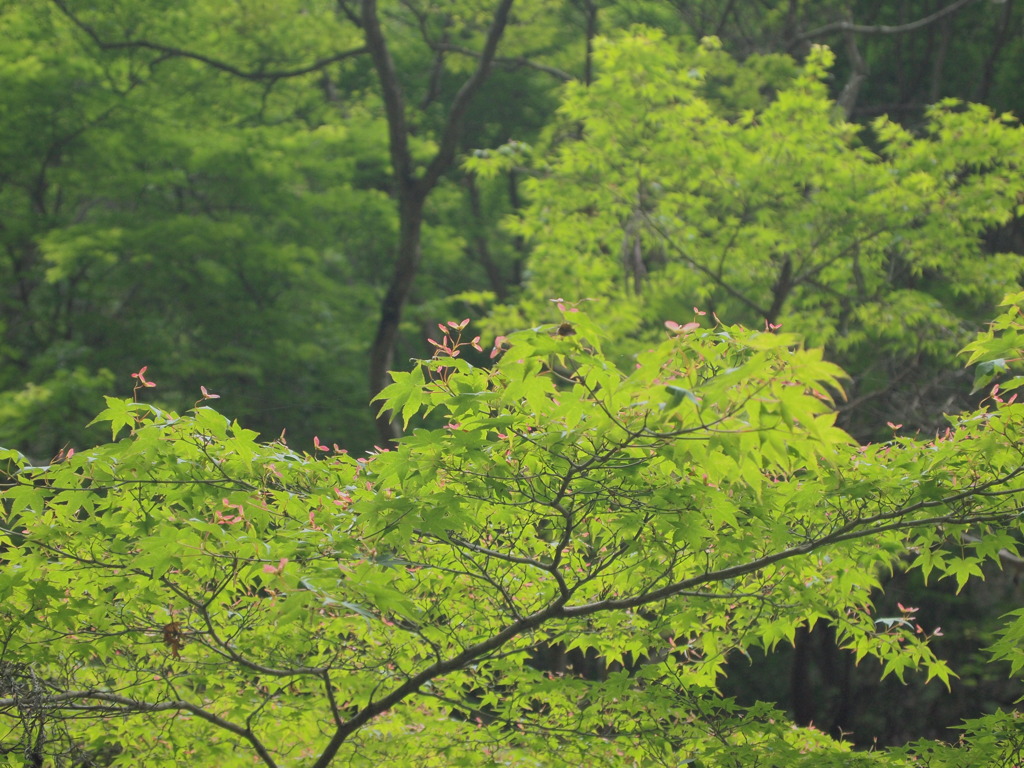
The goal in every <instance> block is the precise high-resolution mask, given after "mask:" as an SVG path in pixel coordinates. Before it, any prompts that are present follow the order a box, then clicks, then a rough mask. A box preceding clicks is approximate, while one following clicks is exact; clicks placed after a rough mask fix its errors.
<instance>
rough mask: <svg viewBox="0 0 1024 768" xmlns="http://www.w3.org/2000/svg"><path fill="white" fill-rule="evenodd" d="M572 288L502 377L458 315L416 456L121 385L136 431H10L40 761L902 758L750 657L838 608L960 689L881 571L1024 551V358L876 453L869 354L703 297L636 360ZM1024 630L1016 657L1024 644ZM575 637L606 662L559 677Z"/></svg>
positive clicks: (22, 659)
mask: <svg viewBox="0 0 1024 768" xmlns="http://www.w3.org/2000/svg"><path fill="white" fill-rule="evenodd" d="M1021 299H1022V297H1015V298H1014V299H1011V300H1010V303H1009V304H1008V309H1007V312H1006V313H1005V314H1004V315H1003V316H1002V318H1001V319H1000V320H999V321H998V322H997V323H996V324H995V325H994V326H993V328H992V330H991V331H990V332H989V333H988V334H987V335H983V336H982V337H980V338H979V339H978V341H976V342H975V343H974V345H972V347H971V349H970V352H971V355H972V360H973V361H974V362H979V361H980V362H982V363H986V364H988V365H987V368H986V370H987V369H988V368H993V369H999V370H1007V369H1008V368H1010V367H1012V366H1013V362H1012V361H1013V360H1014V359H1016V358H1017V357H1019V350H1020V348H1021V341H1022V339H1024V324H1022V323H1021V320H1020V315H1019V309H1020V306H1021V305H1020V302H1021ZM561 306H562V313H563V314H562V319H561V323H560V324H558V325H551V326H542V327H540V328H537V329H534V330H528V331H521V332H518V333H516V334H512V335H510V336H509V337H508V338H506V339H503V340H500V341H499V345H498V346H497V347H496V348H495V355H496V356H497V360H496V361H495V362H494V363H493V365H492V366H491V367H490V368H484V367H478V366H474V365H472V364H470V363H469V362H467V361H466V359H465V357H464V353H465V352H466V350H467V349H469V348H471V347H472V346H473V345H478V340H477V339H475V338H474V339H473V340H472V341H466V340H465V339H464V334H465V333H466V323H465V322H463V323H454V322H453V323H449V324H447V325H443V326H442V332H443V336H441V337H440V338H439V340H437V341H436V346H437V353H436V354H435V356H434V357H433V358H432V359H430V360H425V361H422V362H421V363H419V364H418V365H417V366H416V367H415V368H413V370H412V371H410V372H406V373H396V374H395V377H396V380H395V382H394V383H393V384H392V385H390V386H389V387H388V389H387V390H385V392H384V393H382V395H383V398H384V405H385V406H386V407H389V408H391V409H392V410H393V411H394V412H395V413H396V414H401V417H402V418H403V420H404V421H405V422H407V423H408V424H410V425H415V427H416V428H415V429H413V430H412V431H411V432H410V433H409V434H408V435H406V436H405V437H403V438H402V439H401V441H400V442H399V443H398V445H397V447H396V449H395V450H382V451H378V452H376V453H374V454H372V455H369V456H367V457H362V458H355V457H352V456H349V455H347V454H346V453H345V452H344V451H342V450H340V449H338V448H337V447H336V446H335V447H331V446H327V445H323V444H321V443H320V441H319V440H317V441H316V442H315V445H314V450H313V455H310V454H306V453H300V452H297V451H296V450H294V449H292V448H289V447H288V446H287V445H285V444H283V443H280V442H274V443H260V442H258V441H257V440H256V435H255V433H253V432H251V431H249V430H246V429H244V428H243V427H241V426H239V425H238V424H237V423H230V422H229V421H227V420H226V419H225V418H224V417H222V416H220V415H219V414H218V413H216V412H215V411H214V410H212V409H211V408H210V407H209V406H208V405H207V403H206V401H204V400H201V401H199V402H197V404H196V407H195V408H193V409H191V410H190V411H189V412H187V413H184V414H175V413H169V412H165V411H163V410H161V409H158V408H156V407H154V406H152V405H149V404H147V403H144V402H138V401H137V400H120V399H116V398H110V399H108V404H107V405H108V407H107V408H106V410H105V411H104V412H103V413H101V414H100V416H99V417H98V420H99V421H100V422H103V423H107V424H109V426H110V428H111V437H112V442H110V443H108V444H105V445H102V446H99V447H97V448H94V449H90V450H85V451H79V452H74V453H73V454H72V455H70V456H65V457H64V458H63V460H62V461H59V462H57V463H53V464H50V465H47V466H45V467H31V466H27V465H26V464H25V461H24V459H23V458H21V457H20V455H18V454H16V453H15V452H12V451H8V452H5V454H4V460H5V461H7V462H9V463H11V464H13V465H15V466H16V469H15V470H14V471H12V473H11V477H12V482H13V485H12V486H11V487H10V488H8V490H6V491H5V492H4V499H5V503H6V504H7V505H8V511H7V516H8V520H9V522H8V523H7V524H6V525H5V526H4V529H3V541H4V552H3V555H2V557H3V560H4V568H3V569H2V572H0V596H2V601H0V613H2V614H3V621H2V622H0V626H2V627H3V630H2V638H0V648H2V656H0V665H2V670H3V680H4V688H3V693H2V694H0V714H2V715H3V717H4V718H5V720H4V722H5V724H6V725H7V727H8V729H9V730H8V732H7V735H6V736H4V737H3V739H4V741H3V742H2V743H4V745H5V747H4V748H5V751H6V752H7V758H6V759H7V760H8V761H12V760H13V761H14V762H13V764H15V765H31V764H34V762H35V763H38V762H39V761H40V760H43V761H53V762H58V763H60V762H61V761H68V760H71V759H73V756H74V755H76V754H78V755H81V754H103V755H106V756H107V759H109V761H110V763H111V764H118V763H119V762H120V763H123V764H138V762H139V761H140V760H142V759H144V760H145V761H146V763H147V764H151V765H159V764H161V761H173V760H179V759H184V758H185V757H189V758H191V759H197V758H201V759H202V760H203V761H206V762H210V761H214V760H216V761H218V762H222V763H224V764H226V765H230V764H234V762H238V763H239V764H242V763H244V764H249V763H250V762H251V756H255V757H256V758H258V759H259V760H261V761H262V762H263V763H264V764H266V765H283V764H304V765H311V766H326V765H329V764H331V763H332V761H338V762H339V763H340V764H350V765H362V764H370V763H373V762H379V761H381V760H384V759H390V760H397V761H405V762H408V761H409V760H414V761H415V762H417V764H422V765H430V764H434V763H436V764H447V765H486V764H492V763H493V761H496V760H497V761H500V760H517V759H535V760H541V761H542V762H544V764H547V765H556V764H564V765H579V764H580V760H584V759H585V760H586V761H587V763H588V764H609V765H613V764H614V765H624V764H635V765H646V764H681V763H684V762H686V761H687V760H691V759H697V760H699V761H700V763H701V764H703V765H744V764H749V762H748V761H749V760H752V759H754V758H755V756H756V757H757V759H763V760H767V759H768V757H767V756H773V757H771V760H775V761H776V762H774V763H771V764H777V765H781V764H797V763H796V762H795V761H797V760H799V759H803V758H801V757H800V755H804V754H806V755H807V757H806V759H807V760H812V759H813V760H816V761H821V760H824V761H827V760H830V759H831V760H835V761H837V762H836V764H844V765H849V764H854V763H851V762H839V761H850V760H855V759H856V760H863V761H868V762H881V761H883V760H889V761H891V762H892V764H900V762H899V761H900V760H902V759H903V757H901V755H900V753H898V752H894V753H891V754H888V756H886V755H883V754H882V753H878V754H873V755H861V756H858V757H854V756H853V755H851V754H850V753H849V747H848V745H845V744H843V743H842V742H839V741H833V740H832V739H830V738H828V737H826V736H824V735H823V734H820V733H818V732H816V731H813V729H812V730H807V729H796V730H794V729H793V728H792V727H791V726H788V725H786V724H785V721H784V717H783V716H782V715H781V714H780V713H778V712H775V711H773V710H772V709H771V708H770V707H769V706H768V705H756V706H754V707H739V706H738V705H736V704H735V703H733V702H731V701H729V700H726V699H722V698H721V697H720V696H719V695H718V694H717V693H716V686H717V680H718V676H719V675H720V674H721V672H722V670H723V667H724V662H725V660H726V658H727V657H728V656H729V655H730V654H734V653H737V652H742V651H744V650H745V649H748V648H753V647H760V648H772V647H774V646H775V645H776V644H778V643H780V642H787V641H791V640H792V638H793V636H794V633H795V632H796V630H797V629H798V628H799V627H802V626H808V625H813V624H815V623H817V622H827V623H829V624H831V625H832V626H833V627H834V629H835V631H836V634H837V637H838V639H839V642H840V643H841V644H842V645H843V646H844V647H847V648H850V649H851V650H853V651H854V652H855V654H856V656H857V658H858V659H861V660H862V663H869V662H868V661H867V660H868V659H875V660H877V662H878V663H881V664H882V666H883V668H884V671H885V673H886V674H893V675H896V676H898V677H901V678H902V677H903V675H904V674H905V673H906V672H907V671H908V670H911V669H922V670H924V671H925V672H926V673H927V675H928V676H929V677H934V678H937V680H938V681H940V682H939V683H938V684H942V682H941V681H946V682H948V681H949V679H950V676H951V675H952V674H954V671H953V670H951V669H950V668H949V667H948V666H947V665H946V663H945V662H943V661H942V660H941V659H940V658H938V657H937V656H936V655H935V654H934V653H933V651H932V648H931V645H930V643H931V640H932V639H933V637H935V636H936V635H938V634H939V631H938V628H936V627H934V626H931V625H930V624H929V620H928V617H927V616H924V615H919V614H917V613H916V609H915V608H913V607H909V606H908V607H903V608H902V609H901V611H902V612H901V613H900V614H898V615H895V616H880V615H878V614H877V613H876V612H875V611H874V610H873V608H872V590H873V589H874V588H875V587H876V586H877V585H878V583H879V576H880V574H881V573H883V572H885V571H887V570H890V569H894V568H897V569H902V568H912V569H920V570H921V571H922V572H924V574H925V575H926V576H928V577H929V578H931V579H938V578H949V579H952V580H954V581H955V582H956V584H957V585H958V586H959V587H962V586H963V585H964V584H966V583H967V582H968V581H969V580H970V579H972V578H977V577H979V576H980V575H981V570H980V568H981V565H982V563H983V562H985V561H986V560H993V561H998V559H999V557H1000V555H999V553H1000V551H1011V552H1016V551H1017V549H1016V548H1017V540H1018V536H1019V533H1020V526H1021V522H1020V521H1021V510H1022V509H1024V491H1022V490H1021V486H1020V482H1019V481H1020V478H1021V476H1022V475H1024V449H1022V448H1021V445H1022V444H1024V443H1022V441H1021V439H1020V437H1021V429H1022V424H1024V405H1021V404H1018V403H1016V402H1013V401H1012V400H1013V398H1012V396H1011V397H1003V396H1001V395H999V394H998V393H999V392H1003V393H1006V392H1009V391H1010V390H1011V389H1012V388H1013V387H1014V386H1015V385H1016V384H1019V383H1020V380H1019V379H1012V380H1010V381H1009V382H1004V383H1003V387H1002V390H997V393H996V396H994V397H993V400H992V402H991V404H990V406H989V407H987V408H986V409H984V410H982V411H978V412H974V413H966V414H963V415H961V416H959V417H956V418H954V419H953V420H952V422H951V424H950V428H949V429H948V430H947V431H946V432H945V433H944V434H941V435H939V436H938V437H937V438H935V439H932V440H927V439H918V438H903V437H899V438H894V439H892V440H889V441H886V442H884V443H881V444H876V445H869V446H860V445H857V444H856V443H854V442H853V441H852V440H851V439H850V438H849V437H848V436H847V435H846V434H845V433H844V432H843V431H841V430H840V429H838V428H837V427H836V426H835V425H834V421H835V411H834V408H833V404H832V398H833V397H834V396H836V395H837V394H838V393H840V392H841V385H842V380H843V374H842V372H841V371H840V370H839V369H838V368H837V367H836V366H834V365H832V364H831V363H828V362H826V361H824V360H823V359H822V356H821V352H820V350H816V349H809V348H805V347H803V346H802V344H801V343H800V341H799V339H798V338H796V337H795V336H793V335H790V334H781V333H772V332H765V331H749V330H744V329H742V328H740V327H736V326H725V325H721V324H714V323H709V322H708V321H707V318H701V319H699V320H694V321H692V322H686V323H680V322H678V321H669V322H667V323H666V327H665V330H664V332H663V339H662V340H661V341H660V342H659V343H657V344H656V345H653V346H652V347H651V348H650V349H648V350H646V351H644V352H642V353H641V354H639V355H638V356H637V357H636V360H635V363H634V365H632V366H630V368H629V369H628V370H626V371H623V370H620V369H619V368H618V367H617V366H615V365H613V364H612V363H611V362H610V361H609V360H608V359H607V358H606V357H605V356H604V355H603V353H602V352H601V346H602V342H603V337H602V332H601V330H600V328H599V326H598V325H596V324H595V323H594V322H593V321H592V320H591V319H590V318H589V317H588V316H586V315H585V314H584V313H582V312H580V311H577V308H576V307H573V306H569V305H566V304H564V303H563V304H562V305H561ZM996 361H998V362H996ZM139 374H140V375H139V377H138V379H137V381H138V384H137V389H136V393H137V394H141V393H142V392H146V391H147V390H148V387H149V385H150V384H153V383H154V382H153V381H152V378H146V376H149V375H150V374H151V372H146V371H140V372H139ZM982 375H983V376H984V375H988V373H986V372H985V371H983V372H982ZM209 397H211V394H210V393H208V392H207V393H205V394H204V398H209ZM423 419H425V421H424V420H423ZM968 534H969V535H968ZM1022 632H1024V618H1022V617H1020V616H1019V615H1018V616H1017V617H1014V618H1013V621H1012V622H1011V624H1010V625H1009V626H1008V628H1007V630H1006V635H1005V639H1004V641H1003V642H1001V643H1000V644H999V645H998V646H997V647H996V648H995V649H994V650H995V654H996V656H997V657H1003V658H1007V659H1009V660H1011V662H1012V664H1013V666H1014V669H1019V668H1020V666H1021V665H1022V663H1024V656H1022V655H1021V652H1020V650H1019V646H1018V644H1017V642H1016V639H1017V638H1018V637H1019V635H1020V634H1021V633H1022ZM542 644H543V645H550V644H561V645H563V646H564V647H565V648H566V649H579V650H582V651H593V652H595V653H597V654H598V655H599V656H600V659H601V660H602V664H603V665H604V673H603V674H602V675H601V676H599V677H597V678H594V679H584V678H582V677H579V676H576V675H573V674H571V673H570V671H569V670H563V671H552V670H542V669H536V668H535V667H534V666H532V665H531V663H530V661H531V658H532V654H534V653H535V652H536V649H537V648H538V647H539V646H540V645H542ZM871 663H874V662H871ZM1000 717H1002V716H1000ZM141 722H145V723H146V724H147V725H146V727H145V728H142V727H140V723H141ZM999 722H1004V721H1003V720H1000V721H999ZM1004 724H1005V723H1004ZM996 742H998V743H1002V742H1000V741H999V740H998V739H997V740H996ZM986 743H989V742H986ZM993 743H994V742H993ZM929 749H931V750H932V753H933V756H934V755H941V754H945V753H944V752H942V750H941V747H940V746H938V745H932V746H931V747H929ZM919 751H920V750H919ZM922 754H923V753H922ZM531 755H532V756H533V757H530V756H531ZM936 759H938V758H936ZM779 760H785V761H788V762H778V761H779ZM815 764H827V763H822V762H817V763H815ZM936 764H938V763H936Z"/></svg>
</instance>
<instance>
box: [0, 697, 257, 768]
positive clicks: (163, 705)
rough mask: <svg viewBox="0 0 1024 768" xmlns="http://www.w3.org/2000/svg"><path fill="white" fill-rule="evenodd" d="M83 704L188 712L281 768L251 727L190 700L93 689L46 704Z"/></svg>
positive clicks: (10, 702) (6, 703) (12, 703)
mask: <svg viewBox="0 0 1024 768" xmlns="http://www.w3.org/2000/svg"><path fill="white" fill-rule="evenodd" d="M80 701H102V702H105V703H107V704H113V705H115V706H116V707H117V710H116V711H118V713H120V714H125V715H131V714H142V713H144V712H188V713H189V714H191V715H195V716H196V717H198V718H200V719H201V720H205V721H206V722H208V723H211V724H212V725H214V726H216V727H218V728H221V729H223V730H225V731H228V732H229V733H233V734H235V735H236V736H238V737H240V738H243V739H245V740H246V741H248V742H249V743H250V744H251V745H252V747H253V749H254V750H255V751H256V754H258V755H259V756H260V759H261V760H263V762H264V763H265V764H266V765H267V766H269V768H277V762H276V761H275V760H274V758H273V756H272V755H271V754H270V752H269V751H268V750H267V748H266V746H264V744H263V742H262V741H260V739H259V738H258V737H257V736H256V734H254V733H253V732H252V730H251V729H250V728H243V727H242V726H240V725H238V724H237V723H233V722H231V721H230V720H225V719H224V718H223V717H221V716H219V715H215V714H213V713H212V712H208V711H206V710H205V709H203V708H202V707H199V706H196V705H195V704H192V703H190V702H188V701H182V700H176V701H161V702H149V701H140V700H138V699H133V698H131V697H129V696H121V695H120V694H116V693H109V692H107V691H92V690H85V691H66V692H64V693H57V694H53V695H50V696H47V697H46V703H47V704H48V705H51V706H52V705H61V704H64V705H65V707H64V708H66V709H72V710H73V709H75V708H76V707H75V703H76V702H80ZM17 706H18V699H17V698H16V697H11V698H4V699H0V708H3V707H17ZM89 709H90V710H92V709H93V708H92V707H90V708H89ZM104 709H109V708H104Z"/></svg>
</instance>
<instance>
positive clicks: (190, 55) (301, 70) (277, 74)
mask: <svg viewBox="0 0 1024 768" xmlns="http://www.w3.org/2000/svg"><path fill="white" fill-rule="evenodd" d="M53 4H54V5H56V6H57V8H58V9H59V10H60V12H61V13H62V14H64V16H66V17H67V18H68V20H69V21H71V23H72V24H74V25H75V26H76V27H78V28H79V29H80V30H82V31H83V32H84V33H85V34H86V35H88V36H89V38H90V39H91V40H92V41H93V43H95V44H96V46H97V47H98V48H101V49H102V50H105V51H116V50H125V49H131V48H142V49H145V50H149V51H156V52H157V53H162V54H163V55H164V56H165V57H171V58H180V59H192V60H193V61H198V62H201V63H203V64H206V65H207V66H209V67H212V68H214V69H219V70H220V71H222V72H227V73H228V74H231V75H234V76H235V77H241V78H244V79H246V80H283V79H285V78H289V77H300V76H302V75H308V74H309V73H310V72H316V71H318V70H321V69H323V68H324V67H327V66H329V65H331V64H334V63H336V62H339V61H342V60H344V59H348V58H351V57H353V56H360V55H362V54H364V53H368V48H367V47H366V46H360V47H359V48H352V49H350V50H348V51H342V52H341V53H336V54H334V55H333V56H327V57H326V58H322V59H317V60H316V61H314V62H313V63H312V64H307V65H306V66H303V67H297V68H295V69H277V70H263V69H255V70H244V69H240V68H239V67H236V66H234V65H233V64H229V63H227V62H225V61H220V60H219V59H214V58H212V57H210V56H206V55H204V54H201V53H196V52H194V51H187V50H185V49H183V48H176V47H175V46H171V45H163V44H162V43H154V42H152V41H150V40H122V41H118V42H110V41H108V40H104V39H103V38H102V37H101V36H100V34H99V33H98V32H97V31H96V29H95V28H94V27H92V26H91V25H89V24H86V23H85V22H84V21H82V20H81V19H80V18H78V17H77V16H76V15H75V14H74V13H72V12H71V9H70V8H68V6H67V4H66V3H65V2H64V0H53Z"/></svg>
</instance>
